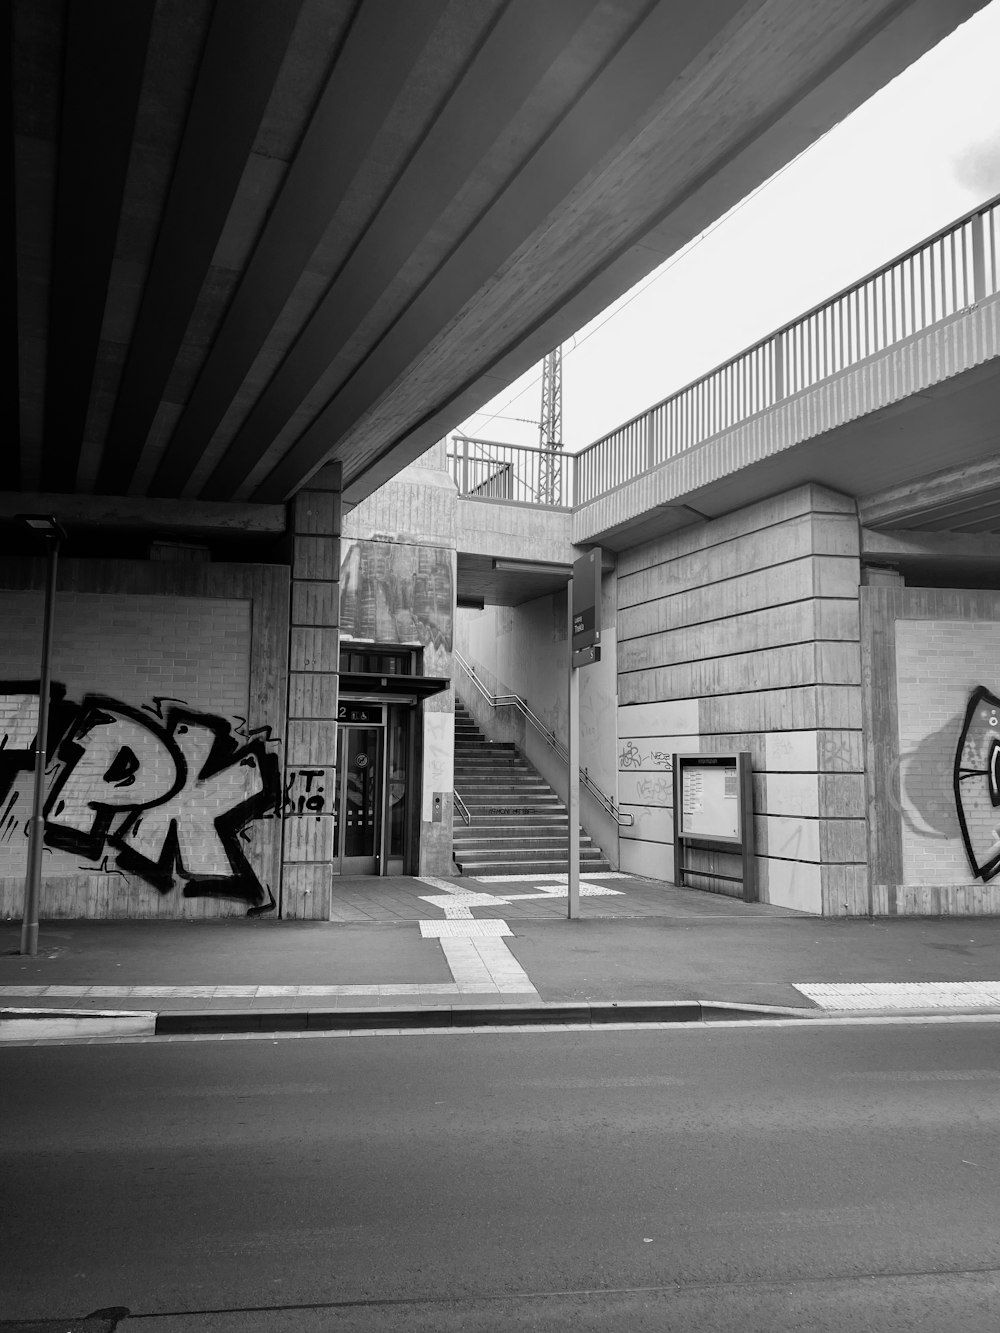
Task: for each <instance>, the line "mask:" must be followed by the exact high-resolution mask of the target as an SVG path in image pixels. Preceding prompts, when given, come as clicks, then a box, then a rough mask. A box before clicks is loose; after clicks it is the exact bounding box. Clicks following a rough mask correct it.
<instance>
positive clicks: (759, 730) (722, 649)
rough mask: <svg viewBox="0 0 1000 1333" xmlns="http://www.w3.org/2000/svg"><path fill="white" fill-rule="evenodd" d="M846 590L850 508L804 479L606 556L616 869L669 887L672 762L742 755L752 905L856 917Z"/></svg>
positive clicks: (855, 746)
mask: <svg viewBox="0 0 1000 1333" xmlns="http://www.w3.org/2000/svg"><path fill="white" fill-rule="evenodd" d="M859 578H860V561H859V542H858V525H857V518H856V510H855V504H854V501H853V500H851V499H849V498H847V497H845V496H842V495H838V494H836V493H834V492H831V491H828V490H826V489H824V488H822V487H819V486H811V485H810V486H803V487H799V488H796V489H795V490H793V491H789V492H787V493H785V494H784V495H780V496H777V497H774V498H772V499H770V500H766V501H762V502H761V503H759V504H755V505H752V506H749V507H748V508H746V509H743V510H739V511H737V512H734V513H731V514H728V515H726V516H724V517H722V518H719V519H715V520H712V521H709V522H705V523H699V524H697V525H695V526H692V527H689V528H685V529H683V530H681V531H679V532H675V533H672V534H669V535H667V536H664V537H660V538H657V539H655V540H653V541H650V542H647V543H644V544H643V545H641V546H638V547H636V548H634V549H632V550H630V551H626V552H623V553H622V554H621V555H620V556H619V561H618V604H619V614H618V643H619V652H618V667H619V677H618V700H619V707H618V761H619V762H618V767H619V778H618V782H619V801H620V803H621V805H622V807H623V808H624V809H628V810H631V811H632V813H633V814H634V817H635V823H634V826H633V827H632V828H631V829H622V834H621V837H622V841H621V865H622V869H624V870H631V871H634V872H635V873H639V874H645V875H651V876H654V877H656V878H660V879H668V880H669V879H672V877H673V810H672V785H671V782H670V769H671V763H672V758H671V757H672V755H673V753H674V752H681V753H706V754H710V753H716V754H718V753H726V752H732V751H744V750H745V751H749V752H750V754H751V757H752V766H753V771H754V807H755V834H756V855H757V873H758V888H759V896H760V898H761V900H762V901H765V902H771V903H776V904H780V905H782V906H787V907H793V908H796V909H798V910H801V911H806V912H812V913H817V914H818V913H824V914H837V913H855V912H863V911H866V910H867V903H868V896H867V874H866V865H865V846H866V844H865V822H864V821H865V795H864V770H863V751H862V733H861V727H862V715H861V714H862V709H861V692H860V652H859V638H858V636H859V629H858V624H859V622H858V585H859ZM692 860H693V861H694V863H695V864H696V865H698V867H699V868H700V869H703V870H704V872H705V873H704V875H703V876H702V877H700V878H694V879H692V881H691V882H692V883H694V884H696V885H698V886H700V887H703V888H705V889H708V890H711V891H714V892H721V893H740V892H742V890H741V888H740V886H739V885H732V884H729V883H727V882H726V881H724V880H721V879H715V878H713V876H712V874H711V872H712V871H713V870H715V871H718V872H720V873H732V874H737V873H738V872H739V863H738V860H737V858H736V857H734V856H727V855H725V854H724V853H716V852H711V853H708V852H706V853H703V854H701V855H700V857H693V858H692Z"/></svg>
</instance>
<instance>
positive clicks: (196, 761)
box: [0, 681, 282, 910]
mask: <svg viewBox="0 0 1000 1333" xmlns="http://www.w3.org/2000/svg"><path fill="white" fill-rule="evenodd" d="M37 692H38V684H37V682H30V681H29V682H16V681H15V682H6V683H0V837H3V838H4V839H5V840H9V839H10V838H11V836H12V834H13V832H14V830H15V829H16V828H17V827H18V825H19V824H20V826H21V827H22V828H23V830H24V831H25V832H26V830H27V820H28V816H29V814H30V810H29V809H28V806H29V803H30V798H29V796H28V793H27V792H26V791H25V790H24V788H23V783H24V776H25V773H26V772H27V773H30V771H31V770H32V769H33V766H34V756H33V753H32V752H31V750H30V749H28V747H29V746H31V745H32V744H33V740H34V731H35V727H36V725H37V712H38V704H37ZM28 733H30V737H29V736H28ZM269 744H270V730H269V728H264V729H260V730H258V731H257V732H256V733H255V732H251V731H248V730H247V727H246V723H245V720H243V719H238V720H237V721H236V725H235V726H234V725H233V723H232V722H230V721H227V720H226V719H225V718H221V717H216V716H213V715H211V714H206V713H201V712H197V711H195V710H192V709H189V708H187V707H186V706H184V704H183V701H182V700H172V699H166V698H159V699H155V700H154V701H153V703H152V704H146V705H144V706H143V707H142V708H133V707H131V706H130V705H128V704H126V703H122V702H121V701H119V700H117V699H113V698H110V697H108V696H105V695H98V694H88V695H86V696H84V698H83V699H82V700H81V701H80V702H79V703H74V702H71V701H69V700H67V699H66V697H65V689H64V688H63V687H62V686H58V685H57V686H54V687H53V690H52V695H51V704H50V721H49V745H48V755H47V760H48V762H47V765H46V792H45V801H44V806H43V813H44V819H45V835H44V842H45V846H46V847H47V848H50V849H52V850H54V851H63V852H67V853H70V854H72V855H74V856H76V857H79V858H82V859H83V861H84V862H90V863H93V866H94V868H95V869H99V870H104V871H118V872H121V873H125V874H126V875H135V876H138V877H140V878H142V879H143V880H145V881H146V882H147V883H149V884H151V885H153V886H154V887H155V888H157V889H158V890H159V891H160V892H161V893H164V894H165V893H169V892H171V891H172V890H175V889H180V890H181V891H182V892H183V894H184V896H185V897H187V898H199V897H208V896H212V897H223V898H233V899H238V900H242V901H245V902H246V903H247V904H248V905H249V907H250V908H251V910H255V909H264V910H268V909H269V908H270V907H272V906H273V905H274V900H273V897H272V895H271V893H270V890H269V889H265V886H264V885H262V884H261V882H260V880H259V879H258V877H257V875H256V874H255V872H254V869H253V867H252V865H251V863H250V861H249V859H248V858H247V855H246V853H245V851H244V846H245V843H246V841H247V840H248V838H249V834H248V826H249V825H250V823H251V822H252V821H253V820H255V819H260V818H264V817H266V816H268V815H270V814H272V813H273V812H274V811H275V810H276V809H277V807H278V805H279V802H280V801H281V797H282V793H281V789H280V777H279V765H278V758H277V755H275V754H274V753H272V752H271V751H270V750H269V749H268V746H269Z"/></svg>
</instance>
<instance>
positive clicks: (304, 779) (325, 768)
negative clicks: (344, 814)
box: [282, 463, 341, 921]
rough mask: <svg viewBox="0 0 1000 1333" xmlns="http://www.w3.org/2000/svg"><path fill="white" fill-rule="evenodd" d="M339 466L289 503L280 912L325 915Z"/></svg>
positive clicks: (330, 840)
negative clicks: (289, 574)
mask: <svg viewBox="0 0 1000 1333" xmlns="http://www.w3.org/2000/svg"><path fill="white" fill-rule="evenodd" d="M340 491H341V467H340V464H339V463H328V464H327V465H326V466H325V467H324V468H322V469H321V471H320V472H318V473H317V474H316V476H315V477H313V478H312V480H311V481H310V482H309V483H308V484H307V485H306V487H305V488H304V489H303V490H301V491H299V493H298V494H297V495H296V496H295V498H294V499H293V500H292V502H291V505H290V519H291V522H290V529H291V541H292V587H291V628H290V636H289V683H288V719H287V730H286V749H285V753H286V761H285V762H286V772H285V820H284V840H283V848H282V915H283V916H284V917H286V918H288V919H296V918H308V919H312V920H320V921H325V920H327V919H328V917H329V914H330V888H331V877H332V874H333V862H334V856H335V852H336V842H335V836H334V833H335V820H334V792H335V777H336V763H337V681H338V664H339V658H340V630H339V623H340V515H341V504H340Z"/></svg>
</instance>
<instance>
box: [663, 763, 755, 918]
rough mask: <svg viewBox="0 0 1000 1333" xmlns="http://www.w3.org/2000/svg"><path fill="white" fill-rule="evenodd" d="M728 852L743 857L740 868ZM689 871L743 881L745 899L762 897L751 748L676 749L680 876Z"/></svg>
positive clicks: (677, 873) (676, 851)
mask: <svg viewBox="0 0 1000 1333" xmlns="http://www.w3.org/2000/svg"><path fill="white" fill-rule="evenodd" d="M719 853H721V854H722V857H721V859H720V856H719V855H718V854H719ZM727 853H730V854H732V853H735V855H736V856H738V857H739V858H740V861H739V868H740V874H738V875H736V874H732V873H730V867H732V868H733V869H735V868H736V867H735V865H734V864H733V862H732V858H731V856H730V857H728V858H727V857H726V854H727ZM713 854H714V859H713ZM689 875H694V876H696V877H698V878H699V879H701V880H704V879H708V880H714V879H718V880H724V881H725V880H731V881H735V882H741V883H742V885H743V898H744V901H745V902H756V900H757V876H756V858H755V856H754V826H753V775H752V769H751V760H750V755H749V754H748V753H741V754H675V755H674V882H675V883H676V884H679V885H682V884H684V883H685V882H686V880H687V876H689Z"/></svg>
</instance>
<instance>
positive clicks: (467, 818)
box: [454, 791, 472, 824]
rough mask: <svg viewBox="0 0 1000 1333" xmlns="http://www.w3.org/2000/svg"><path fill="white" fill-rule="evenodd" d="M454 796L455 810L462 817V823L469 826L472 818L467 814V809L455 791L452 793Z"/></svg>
mask: <svg viewBox="0 0 1000 1333" xmlns="http://www.w3.org/2000/svg"><path fill="white" fill-rule="evenodd" d="M454 795H455V808H456V809H457V810H458V813H459V814H460V815H461V817H462V823H463V824H471V823H472V816H471V815H470V814H469V807H468V806H467V805H466V804H465V802H464V801H463V800H462V798H461V796H459V794H458V792H457V791H456V792H455V793H454Z"/></svg>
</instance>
